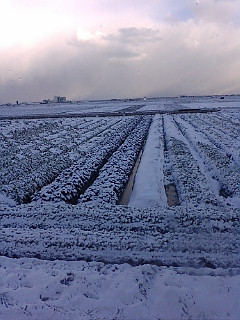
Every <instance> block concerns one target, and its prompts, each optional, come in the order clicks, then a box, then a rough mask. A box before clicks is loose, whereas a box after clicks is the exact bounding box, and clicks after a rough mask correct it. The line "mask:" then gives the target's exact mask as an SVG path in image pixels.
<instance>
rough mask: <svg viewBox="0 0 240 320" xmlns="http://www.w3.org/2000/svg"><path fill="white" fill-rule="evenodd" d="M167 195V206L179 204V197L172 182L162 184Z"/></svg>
mask: <svg viewBox="0 0 240 320" xmlns="http://www.w3.org/2000/svg"><path fill="white" fill-rule="evenodd" d="M164 188H165V193H166V196H167V203H168V205H169V207H175V206H179V199H178V194H177V188H176V185H175V184H174V183H170V184H168V185H165V186H164Z"/></svg>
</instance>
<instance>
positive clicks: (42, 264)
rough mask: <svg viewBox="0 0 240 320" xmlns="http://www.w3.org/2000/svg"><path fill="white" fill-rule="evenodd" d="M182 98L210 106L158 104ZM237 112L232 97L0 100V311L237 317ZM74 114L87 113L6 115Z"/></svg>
mask: <svg viewBox="0 0 240 320" xmlns="http://www.w3.org/2000/svg"><path fill="white" fill-rule="evenodd" d="M182 109H216V112H209V113H208V112H206V113H192V112H190V113H187V112H184V113H176V114H172V113H169V114H168V113H167V111H168V110H169V111H172V110H182ZM123 110H125V111H126V112H127V113H128V114H129V113H130V114H129V115H128V116H122V115H120V114H119V115H117V113H118V112H120V111H121V112H122V111H123ZM139 110H141V111H155V112H156V114H155V115H154V114H153V115H151V116H150V115H137V113H138V111H139ZM239 110H240V97H237V96H232V97H224V99H220V97H205V98H203V97H202V98H201V97H198V98H190V97H182V98H173V99H171V98H163V99H155V100H154V99H152V100H146V101H111V102H109V101H103V102H96V103H94V102H89V103H87V102H85V103H82V104H66V105H59V106H57V105H52V106H51V105H33V106H29V105H19V106H8V107H7V106H0V112H1V116H5V117H15V119H12V120H9V119H5V120H1V121H0V122H1V132H0V137H1V146H0V149H1V158H0V163H1V166H0V168H1V171H0V177H1V179H0V180H1V184H0V204H1V208H0V217H1V224H0V230H1V232H0V255H1V258H0V274H1V276H0V279H1V280H0V319H4V320H5V319H6V320H8V319H56V320H58V319H129V320H130V319H169V320H170V319H234V320H235V319H239V317H240V308H239V306H240V298H239V297H240V289H239V288H240V286H239V285H240V272H239V271H240V268H239V265H240V250H239V248H240V236H239V234H240V233H239V231H240V230H239V229H240V224H239V221H240V219H239V213H240V138H239V137H240V115H239ZM125 111H124V112H125ZM157 111H160V112H162V111H166V113H164V114H158V113H157ZM91 112H92V115H93V116H92V117H90V114H91ZM96 112H105V113H106V115H105V116H104V117H95V113H96ZM73 113H74V114H84V113H88V117H79V118H77V117H74V118H64V117H63V118H56V119H54V118H42V119H41V118H39V119H17V117H18V116H26V117H27V116H31V115H34V114H35V115H39V117H41V115H44V116H46V115H47V114H51V115H53V114H58V115H60V114H62V115H64V114H73ZM89 113H90V114H89ZM107 113H116V115H115V116H114V117H112V116H110V115H109V116H108V115H107ZM139 154H141V160H140V164H139V166H138V168H137V169H138V170H137V174H136V176H135V178H134V181H135V182H134V185H133V190H132V194H131V195H130V201H129V204H128V205H119V203H121V196H122V194H123V192H124V189H125V187H126V185H127V182H128V178H129V176H130V174H131V172H132V170H133V169H134V165H135V162H136V160H137V158H138V157H139ZM135 169H136V168H135Z"/></svg>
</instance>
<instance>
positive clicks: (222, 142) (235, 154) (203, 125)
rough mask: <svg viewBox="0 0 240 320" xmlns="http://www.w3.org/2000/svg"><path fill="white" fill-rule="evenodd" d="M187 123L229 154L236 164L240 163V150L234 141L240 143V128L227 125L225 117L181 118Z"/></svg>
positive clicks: (197, 116)
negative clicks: (239, 141)
mask: <svg viewBox="0 0 240 320" xmlns="http://www.w3.org/2000/svg"><path fill="white" fill-rule="evenodd" d="M181 118H182V119H183V120H185V121H188V122H189V123H190V125H191V126H193V127H194V129H195V130H197V131H198V132H200V134H201V135H203V136H205V137H206V138H207V140H209V142H211V143H212V145H213V146H215V148H218V149H219V150H222V152H226V153H227V154H229V155H230V156H231V157H232V158H233V159H234V160H235V161H236V162H238V163H240V148H239V146H238V145H236V144H233V141H238V140H239V136H240V126H239V124H238V125H235V126H233V125H230V124H229V123H228V125H227V123H226V120H225V119H224V117H223V116H222V117H220V116H218V117H217V116H215V115H212V116H211V117H209V116H208V117H206V115H195V116H193V115H191V116H188V117H186V115H185V116H181Z"/></svg>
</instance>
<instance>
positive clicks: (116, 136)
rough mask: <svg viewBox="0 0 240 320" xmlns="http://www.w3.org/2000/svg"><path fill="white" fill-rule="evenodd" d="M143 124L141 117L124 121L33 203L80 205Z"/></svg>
mask: <svg viewBox="0 0 240 320" xmlns="http://www.w3.org/2000/svg"><path fill="white" fill-rule="evenodd" d="M140 121H141V117H131V118H126V119H124V120H122V122H121V123H120V126H119V127H118V130H116V129H115V128H113V129H112V130H109V131H108V132H107V133H106V136H105V139H104V140H102V141H100V142H99V143H98V144H97V146H96V147H93V148H92V150H91V152H89V153H87V154H86V155H85V156H84V157H83V158H82V159H80V160H79V161H78V162H76V163H74V164H73V165H72V166H71V167H69V168H68V169H66V170H65V171H63V172H62V173H61V174H60V175H59V176H58V177H57V178H56V179H55V180H54V181H53V182H52V183H51V184H49V185H47V186H45V187H43V188H42V189H41V190H40V192H38V193H36V194H35V195H34V196H33V200H34V201H36V200H42V201H66V202H70V203H76V202H77V200H78V198H79V195H80V194H82V193H84V191H85V190H86V189H87V188H88V187H89V186H90V185H91V184H92V182H93V181H94V180H95V179H96V177H97V176H98V174H99V171H100V169H101V168H102V167H103V165H104V164H105V163H106V162H107V161H108V159H109V158H110V157H111V155H112V153H113V152H115V151H116V150H117V149H118V148H119V146H120V145H121V144H122V143H123V142H124V141H125V139H126V138H127V136H128V135H129V134H130V132H131V131H132V130H133V129H134V128H135V126H136V125H137V124H138V123H139V122H140Z"/></svg>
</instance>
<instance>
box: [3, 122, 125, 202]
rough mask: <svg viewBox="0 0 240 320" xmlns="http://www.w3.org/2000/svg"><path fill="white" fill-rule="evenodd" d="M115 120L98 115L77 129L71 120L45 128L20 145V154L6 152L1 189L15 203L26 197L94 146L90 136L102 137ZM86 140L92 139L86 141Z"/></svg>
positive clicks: (116, 124)
mask: <svg viewBox="0 0 240 320" xmlns="http://www.w3.org/2000/svg"><path fill="white" fill-rule="evenodd" d="M119 122H121V120H119V119H117V118H115V119H112V120H110V121H109V120H107V119H104V120H101V119H100V120H98V122H97V121H94V123H93V124H92V125H91V126H90V125H88V128H84V130H83V131H82V130H80V129H79V130H78V126H77V124H78V123H75V122H73V123H72V125H71V123H70V124H69V125H65V127H64V126H63V128H61V129H62V130H60V129H59V130H56V129H54V130H52V131H51V130H49V131H46V132H43V133H42V136H41V137H40V136H37V137H33V139H32V140H33V141H32V142H31V143H30V144H29V145H27V146H25V148H22V150H21V152H22V154H21V156H20V158H19V157H17V156H16V155H14V154H13V155H12V156H11V154H9V155H8V158H7V159H8V161H7V162H6V163H5V165H4V166H3V167H2V170H1V187H0V189H1V192H3V193H4V194H6V195H7V196H9V197H11V198H13V199H14V200H16V201H17V202H19V203H21V202H26V201H29V200H30V197H31V195H32V194H33V193H35V192H36V191H37V190H39V189H41V188H42V187H43V186H44V185H46V184H49V183H50V182H52V181H53V180H54V179H55V178H56V177H57V176H58V175H59V174H60V173H61V172H62V171H63V170H65V169H66V168H68V167H70V166H71V165H72V164H73V162H74V161H75V159H79V158H80V157H84V155H85V153H86V150H88V151H90V150H91V148H94V147H95V148H96V146H97V145H98V144H99V140H98V141H95V140H94V139H95V137H96V136H98V135H99V139H100V140H101V141H104V140H105V135H108V134H109V132H108V131H109V130H110V131H111V130H114V128H116V129H118V128H119V126H120V125H119ZM80 124H81V123H80ZM93 125H94V126H93ZM84 127H86V124H85V125H84ZM91 129H92V130H91ZM84 132H85V134H84ZM89 140H90V141H91V140H93V142H92V143H89ZM13 143H14V144H15V145H16V144H17V141H16V140H14V139H13ZM84 146H85V148H84ZM83 149H84V150H83ZM7 150H8V151H9V152H10V151H11V150H9V149H7Z"/></svg>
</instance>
